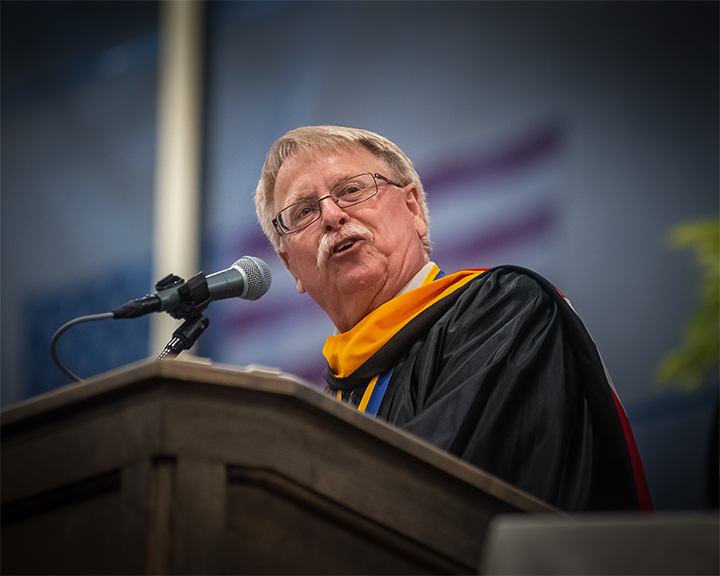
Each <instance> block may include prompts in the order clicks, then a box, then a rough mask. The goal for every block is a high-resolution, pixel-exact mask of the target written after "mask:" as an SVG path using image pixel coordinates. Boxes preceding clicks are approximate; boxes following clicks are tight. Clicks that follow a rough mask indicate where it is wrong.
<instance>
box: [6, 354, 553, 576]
mask: <svg viewBox="0 0 720 576" xmlns="http://www.w3.org/2000/svg"><path fill="white" fill-rule="evenodd" d="M523 512H535V513H538V512H540V513H549V514H559V512H558V511H557V510H556V509H554V508H553V507H551V506H549V505H548V504H546V503H544V502H542V501H541V500H538V499H537V498H535V497H533V496H531V495H529V494H527V493H524V492H522V491H520V490H518V489H516V488H514V487H512V486H510V485H509V484H507V483H505V482H503V481H501V480H499V479H497V478H495V477H493V476H491V475H489V474H487V473H485V472H483V471H482V470H480V469H478V468H475V467H473V466H471V465H469V464H467V463H465V462H463V461H461V460H459V459H457V458H455V457H453V456H451V455H449V454H447V453H445V452H443V451H442V450H439V449H438V448H436V447H434V446H432V445H430V444H428V443H427V442H424V441H422V440H420V439H418V438H416V437H414V436H412V435H410V434H407V433H405V432H403V431H401V430H399V429H397V428H395V427H392V426H390V425H388V424H386V423H383V422H380V421H375V420H373V419H371V418H369V417H367V416H365V415H363V414H360V413H358V412H357V411H356V410H354V409H352V408H350V407H348V406H346V405H343V404H341V403H339V402H337V401H336V400H334V399H332V398H329V397H327V396H325V395H323V394H321V393H319V392H317V391H316V390H314V389H312V388H311V387H309V386H308V385H304V384H303V383H302V382H301V381H300V380H298V379H296V378H294V377H292V376H289V375H285V374H280V373H276V372H272V371H265V370H252V369H242V368H232V367H209V366H204V365H200V364H196V363H191V362H185V361H181V360H172V361H168V360H165V361H154V360H146V361H142V362H139V363H136V364H133V365H130V366H127V367H124V368H121V369H118V370H115V371H113V372H109V373H107V374H105V375H101V376H98V377H96V378H93V379H91V380H88V381H86V382H83V383H78V384H71V385H68V386H66V387H64V388H61V389H59V390H56V391H53V392H49V393H47V394H44V395H41V396H38V397H36V398H32V399H30V400H28V401H25V402H22V403H19V404H16V405H14V406H11V407H9V408H7V409H6V410H4V411H3V412H2V545H3V546H2V566H1V568H2V572H3V573H13V574H23V573H25V574H27V573H35V574H38V573H52V574H70V573H72V574H90V573H92V574H331V573H332V574H389V573H392V574H403V573H407V574H423V573H432V574H439V573H475V572H476V570H477V565H478V559H479V556H480V553H481V550H482V544H483V540H484V537H485V533H486V531H487V528H488V525H489V522H490V520H491V519H492V518H493V517H494V516H496V515H498V514H507V513H523Z"/></svg>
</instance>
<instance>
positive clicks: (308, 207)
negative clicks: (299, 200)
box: [293, 204, 317, 220]
mask: <svg viewBox="0 0 720 576" xmlns="http://www.w3.org/2000/svg"><path fill="white" fill-rule="evenodd" d="M316 210H317V205H316V204H301V205H299V206H297V208H296V209H295V210H293V219H294V220H302V219H304V218H307V217H308V216H311V215H313V214H314V213H315V211H316Z"/></svg>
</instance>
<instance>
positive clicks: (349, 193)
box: [337, 184, 364, 198]
mask: <svg viewBox="0 0 720 576" xmlns="http://www.w3.org/2000/svg"><path fill="white" fill-rule="evenodd" d="M363 190H364V188H363V187H362V186H360V185H359V184H348V185H347V186H344V187H343V188H341V189H340V193H339V194H338V196H337V197H338V198H352V197H354V196H359V195H361V194H362V192H363Z"/></svg>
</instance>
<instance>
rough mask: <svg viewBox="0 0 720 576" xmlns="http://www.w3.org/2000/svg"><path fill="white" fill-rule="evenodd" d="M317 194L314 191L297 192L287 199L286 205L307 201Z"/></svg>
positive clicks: (313, 198)
mask: <svg viewBox="0 0 720 576" xmlns="http://www.w3.org/2000/svg"><path fill="white" fill-rule="evenodd" d="M316 198H317V195H316V194H315V193H314V192H297V193H295V194H293V195H292V196H291V197H290V198H288V199H287V202H288V203H287V206H291V205H292V204H297V203H298V202H307V201H308V200H315V199H316Z"/></svg>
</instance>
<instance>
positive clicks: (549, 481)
mask: <svg viewBox="0 0 720 576" xmlns="http://www.w3.org/2000/svg"><path fill="white" fill-rule="evenodd" d="M389 368H392V375H391V377H390V380H389V382H388V385H387V389H386V391H385V394H384V396H383V399H382V402H381V404H380V407H379V410H378V412H377V417H378V418H381V419H383V420H386V421H387V422H389V423H391V424H394V425H396V426H399V427H400V428H402V429H404V430H406V431H408V432H410V433H412V434H414V435H416V436H419V437H420V438H423V439H425V440H427V441H429V442H431V443H433V444H435V445H436V446H438V447H440V448H442V449H443V450H446V451H448V452H449V453H451V454H454V455H456V456H458V457H460V458H462V459H463V460H466V461H467V462H469V463H471V464H474V465H476V466H478V467H479V468H482V469H483V470H485V471H487V472H489V473H491V474H493V475H496V476H497V477H499V478H502V479H504V480H506V481H508V482H509V483H511V484H513V485H515V486H517V487H519V488H521V489H523V490H525V491H527V492H529V493H531V494H533V495H535V496H537V497H539V498H541V499H543V500H545V501H546V502H549V503H550V504H553V505H555V506H557V507H558V508H560V509H563V510H567V511H581V510H626V509H639V508H644V509H648V508H651V506H652V504H651V501H650V497H649V492H648V491H647V483H646V481H645V477H644V473H643V471H642V464H641V462H640V459H639V455H638V454H637V449H636V447H635V443H634V439H633V438H632V432H631V431H630V427H629V424H628V423H627V419H626V416H625V413H624V411H623V410H622V407H621V406H620V404H619V402H618V400H617V397H616V396H615V394H614V391H613V390H612V388H611V386H610V384H609V381H608V378H607V374H606V371H605V369H604V365H603V363H602V360H601V359H600V356H599V354H598V351H597V349H596V347H595V344H594V343H593V341H592V339H591V338H590V336H589V334H588V332H587V330H586V329H585V327H584V326H583V324H582V322H581V321H580V319H579V318H578V316H577V315H576V314H575V312H574V311H573V310H572V308H571V307H570V306H569V305H568V303H567V302H566V301H565V299H564V298H563V296H562V295H561V294H560V293H559V292H558V291H557V290H556V289H555V288H554V287H553V286H552V285H551V284H550V283H548V282H547V281H546V280H545V279H544V278H542V277H541V276H539V275H537V274H535V273H533V272H530V271H528V270H524V269H521V268H518V267H511V266H503V267H498V268H494V269H491V270H489V271H487V272H485V273H483V274H481V275H480V276H478V277H477V278H475V279H474V280H472V281H471V282H469V283H468V284H467V285H466V286H464V287H462V288H461V289H459V290H457V291H455V292H453V293H452V294H451V295H449V296H447V297H445V298H443V300H442V301H440V302H439V303H437V304H435V305H433V306H432V307H430V308H429V309H427V310H425V311H423V312H421V313H420V314H418V315H417V316H416V317H415V318H413V319H412V320H411V321H410V322H409V323H408V324H407V325H406V326H405V327H404V328H402V329H401V330H400V331H399V332H398V333H397V334H395V336H393V338H392V339H391V340H390V341H389V342H388V343H387V344H385V345H384V346H383V347H382V348H380V350H378V351H377V352H376V353H375V354H373V357H371V358H370V359H369V360H368V361H367V362H366V363H365V364H364V365H363V366H362V367H361V369H358V370H357V371H356V376H358V378H345V379H337V378H334V377H333V376H332V374H331V373H328V375H327V378H328V383H329V385H330V388H340V389H343V390H345V391H346V392H351V394H348V396H352V397H354V398H355V399H357V398H358V397H359V396H360V395H362V390H363V389H364V388H365V386H366V385H367V380H366V379H365V378H364V377H363V372H364V373H365V374H371V373H373V372H375V373H378V372H381V371H383V370H386V369H389ZM328 372H329V371H328ZM355 401H356V402H357V400H355Z"/></svg>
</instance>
